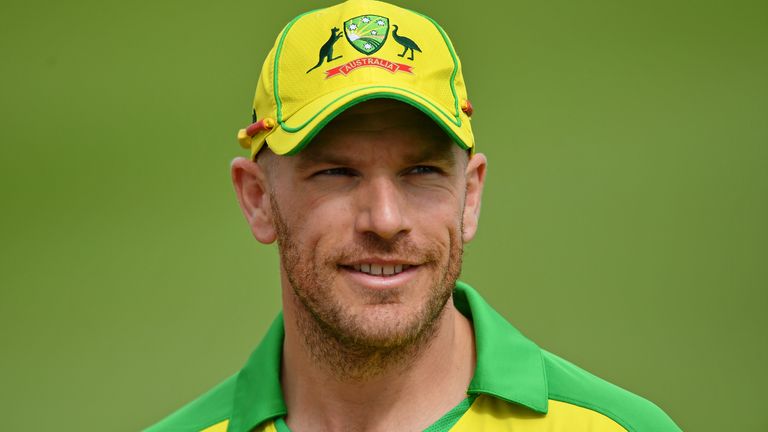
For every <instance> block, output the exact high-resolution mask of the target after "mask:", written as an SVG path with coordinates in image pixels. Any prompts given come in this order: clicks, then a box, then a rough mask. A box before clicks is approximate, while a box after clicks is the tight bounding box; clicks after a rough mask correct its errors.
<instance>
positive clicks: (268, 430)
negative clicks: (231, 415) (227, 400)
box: [200, 420, 277, 432]
mask: <svg viewBox="0 0 768 432" xmlns="http://www.w3.org/2000/svg"><path fill="white" fill-rule="evenodd" d="M228 425H229V420H224V421H223V422H221V423H216V424H215V425H213V426H209V427H207V428H205V429H203V430H201V431H200V432H227V426H228ZM253 432H277V429H276V428H275V422H271V421H270V422H265V423H263V424H261V425H260V426H259V427H257V428H256V429H254V430H253Z"/></svg>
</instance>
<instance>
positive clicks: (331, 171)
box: [315, 167, 355, 176]
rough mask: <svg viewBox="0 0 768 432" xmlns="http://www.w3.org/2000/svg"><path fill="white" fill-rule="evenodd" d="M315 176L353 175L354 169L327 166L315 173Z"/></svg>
mask: <svg viewBox="0 0 768 432" xmlns="http://www.w3.org/2000/svg"><path fill="white" fill-rule="evenodd" d="M315 175H316V176H353V175H355V173H354V171H352V170H351V169H350V168H343V167H340V168H328V169H324V170H322V171H318V172H316V173H315Z"/></svg>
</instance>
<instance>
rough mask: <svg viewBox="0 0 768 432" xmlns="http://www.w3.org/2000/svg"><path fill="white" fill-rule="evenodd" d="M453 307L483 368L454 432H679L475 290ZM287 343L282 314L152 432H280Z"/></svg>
mask: <svg viewBox="0 0 768 432" xmlns="http://www.w3.org/2000/svg"><path fill="white" fill-rule="evenodd" d="M453 302H454V304H455V305H456V308H457V309H458V310H459V311H460V312H461V313H462V314H464V315H465V316H466V317H467V318H469V319H470V320H472V323H473V327H474V331H475V346H476V349H477V367H476V369H475V375H474V377H473V378H472V381H471V382H470V384H469V387H468V388H467V395H468V399H467V401H465V404H466V405H467V406H464V407H462V406H459V407H457V408H455V409H454V410H452V411H454V414H455V413H456V412H455V411H456V410H457V409H459V415H460V417H459V418H458V420H456V419H453V420H452V421H451V424H450V430H451V431H452V432H482V431H501V430H504V431H516V432H566V431H568V432H582V431H583V432H587V431H590V432H614V431H639V432H646V431H647V432H667V431H680V428H679V427H677V426H676V425H675V423H674V422H673V421H672V420H671V419H670V418H669V417H668V416H667V415H666V414H665V413H664V412H663V411H662V410H661V409H659V408H658V407H657V406H656V405H654V404H653V403H651V402H649V401H647V400H645V399H643V398H641V397H639V396H636V395H634V394H632V393H630V392H628V391H626V390H624V389H621V388H619V387H617V386H615V385H613V384H610V383H608V382H607V381H604V380H602V379H600V378H597V377H595V376H594V375H592V374H590V373H589V372H586V371H584V370H582V369H580V368H578V367H577V366H574V365H573V364H571V363H569V362H567V361H565V360H563V359H561V358H559V357H557V356H556V355H554V354H551V353H549V352H547V351H544V350H543V349H541V348H539V347H538V346H537V345H536V344H534V343H533V342H531V341H530V340H528V339H527V338H526V337H525V336H523V335H522V334H521V333H520V332H519V331H517V329H515V328H514V327H513V326H512V325H511V324H509V322H507V320H506V319H504V318H503V317H502V316H501V315H499V313H498V312H496V311H495V310H494V309H493V308H491V306H490V305H488V303H486V302H485V300H483V298H482V297H481V296H480V294H478V293H477V291H475V290H474V289H473V288H472V287H470V286H469V285H467V284H465V283H462V282H458V283H457V284H456V289H455V291H454V295H453ZM283 336H284V329H283V319H282V314H281V315H278V317H277V318H276V319H275V321H274V323H273V324H272V326H271V327H270V329H269V331H268V332H267V334H266V336H264V339H263V340H262V341H261V343H260V344H259V346H258V347H257V348H256V350H255V351H254V352H253V354H252V355H251V357H250V358H249V359H248V362H247V363H246V364H245V366H244V367H243V368H242V369H241V370H240V372H239V373H237V374H236V375H234V376H232V377H230V378H229V379H227V380H225V381H224V382H222V383H221V384H219V385H218V386H216V387H215V388H213V389H212V390H210V391H209V392H208V393H206V394H204V395H203V396H201V397H199V398H198V399H196V400H195V401H193V402H191V403H189V404H188V405H186V406H185V407H183V408H181V409H180V410H178V411H177V412H175V413H174V414H172V415H170V416H169V417H167V418H166V419H164V420H163V421H161V422H159V423H157V424H155V425H154V426H152V427H150V428H148V429H146V431H147V432H193V431H195V432H197V431H204V432H250V431H265V432H276V431H277V429H276V426H275V420H277V419H280V418H282V417H283V416H285V415H286V413H287V409H286V406H285V401H284V400H283V392H282V389H281V387H280V363H281V355H282V345H283Z"/></svg>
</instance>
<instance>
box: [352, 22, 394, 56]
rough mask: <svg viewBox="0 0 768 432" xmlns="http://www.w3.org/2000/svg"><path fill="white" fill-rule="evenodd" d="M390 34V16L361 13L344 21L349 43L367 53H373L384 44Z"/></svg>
mask: <svg viewBox="0 0 768 432" xmlns="http://www.w3.org/2000/svg"><path fill="white" fill-rule="evenodd" d="M388 34H389V18H386V17H383V16H378V15H361V16H359V17H355V18H351V19H348V20H347V21H345V22H344V35H346V36H347V40H348V41H349V43H350V44H351V45H352V46H353V47H355V49H356V50H358V51H360V52H361V53H363V54H365V55H371V54H373V53H375V52H376V51H378V50H379V48H381V47H382V46H384V42H386V41H387V35H388Z"/></svg>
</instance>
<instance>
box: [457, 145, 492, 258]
mask: <svg viewBox="0 0 768 432" xmlns="http://www.w3.org/2000/svg"><path fill="white" fill-rule="evenodd" d="M487 166H488V161H487V159H486V158H485V155H484V154H482V153H476V154H474V155H472V157H471V158H470V159H469V162H468V163H467V171H466V179H467V184H466V186H467V194H466V197H465V200H464V214H463V217H464V223H463V228H464V231H463V232H462V238H463V240H464V243H469V242H470V241H471V240H472V239H473V238H475V233H477V225H478V222H479V220H480V202H481V201H482V197H483V185H484V184H485V169H486V168H487Z"/></svg>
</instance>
